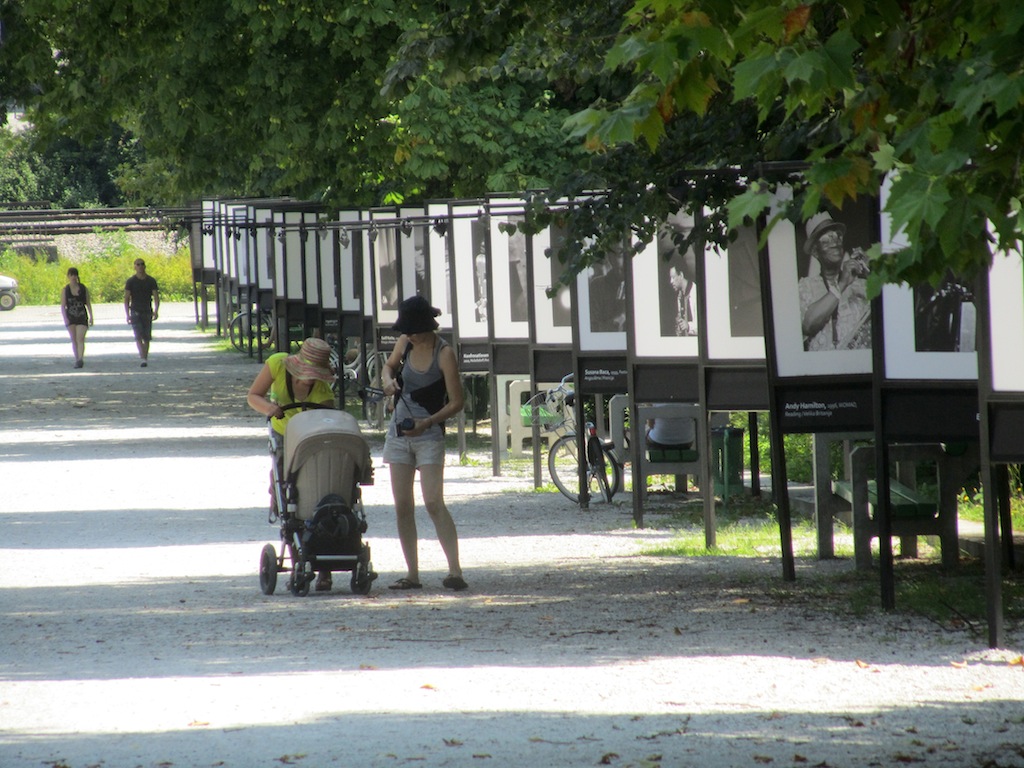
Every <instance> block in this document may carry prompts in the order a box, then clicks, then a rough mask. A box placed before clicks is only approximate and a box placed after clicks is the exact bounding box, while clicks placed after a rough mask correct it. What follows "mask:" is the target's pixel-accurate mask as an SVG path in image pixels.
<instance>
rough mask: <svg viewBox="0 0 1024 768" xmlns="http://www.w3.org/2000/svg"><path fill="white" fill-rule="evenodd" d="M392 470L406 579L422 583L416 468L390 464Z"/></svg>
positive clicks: (392, 484)
mask: <svg viewBox="0 0 1024 768" xmlns="http://www.w3.org/2000/svg"><path fill="white" fill-rule="evenodd" d="M388 466H389V467H390V468H391V494H392V496H394V499H395V515H396V516H397V518H398V540H399V541H400V542H401V544H402V554H403V555H404V556H405V567H406V571H407V573H406V578H407V579H409V581H411V582H413V583H415V584H419V583H420V561H419V553H418V551H417V543H416V500H415V497H414V496H413V486H414V484H415V480H416V467H414V466H412V465H411V464H389V465H388Z"/></svg>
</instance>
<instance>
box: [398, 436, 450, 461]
mask: <svg viewBox="0 0 1024 768" xmlns="http://www.w3.org/2000/svg"><path fill="white" fill-rule="evenodd" d="M444 453H445V449H444V438H443V437H442V438H441V439H437V438H428V439H426V440H424V439H422V438H417V437H396V436H395V435H388V436H387V437H385V438H384V463H385V464H411V465H412V466H414V467H422V466H424V465H427V464H441V465H442V466H443V465H444Z"/></svg>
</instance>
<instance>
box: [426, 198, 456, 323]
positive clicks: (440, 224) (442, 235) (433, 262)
mask: <svg viewBox="0 0 1024 768" xmlns="http://www.w3.org/2000/svg"><path fill="white" fill-rule="evenodd" d="M426 211H427V216H428V217H429V218H430V221H431V226H430V227H429V228H428V229H427V271H428V274H429V276H430V303H431V305H433V306H434V307H437V308H438V309H440V310H441V314H440V315H439V316H438V318H437V323H438V325H440V326H441V328H443V329H445V330H451V329H452V327H453V325H454V319H453V317H452V301H451V293H452V281H451V273H450V269H449V264H450V259H449V253H448V238H450V237H451V231H452V222H451V218H450V217H449V215H448V203H427V206H426Z"/></svg>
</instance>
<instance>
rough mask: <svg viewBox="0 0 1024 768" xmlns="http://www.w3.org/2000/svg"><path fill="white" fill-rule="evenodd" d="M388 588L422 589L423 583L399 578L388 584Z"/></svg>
mask: <svg viewBox="0 0 1024 768" xmlns="http://www.w3.org/2000/svg"><path fill="white" fill-rule="evenodd" d="M388 589H423V585H422V584H418V583H416V582H415V581H411V580H409V579H406V578H401V579H399V580H398V581H396V582H395V583H394V584H389V585H388Z"/></svg>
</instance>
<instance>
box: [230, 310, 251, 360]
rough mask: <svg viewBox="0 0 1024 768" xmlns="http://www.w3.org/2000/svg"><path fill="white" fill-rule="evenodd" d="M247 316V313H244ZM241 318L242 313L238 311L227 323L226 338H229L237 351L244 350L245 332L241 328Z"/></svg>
mask: <svg viewBox="0 0 1024 768" xmlns="http://www.w3.org/2000/svg"><path fill="white" fill-rule="evenodd" d="M244 317H246V318H248V315H244ZM242 318H243V313H239V314H237V315H235V316H234V317H233V318H231V322H230V323H228V338H229V339H230V340H231V346H233V347H234V348H235V349H237V350H238V351H239V352H245V351H246V348H245V332H244V331H243V330H242V327H243V326H242Z"/></svg>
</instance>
